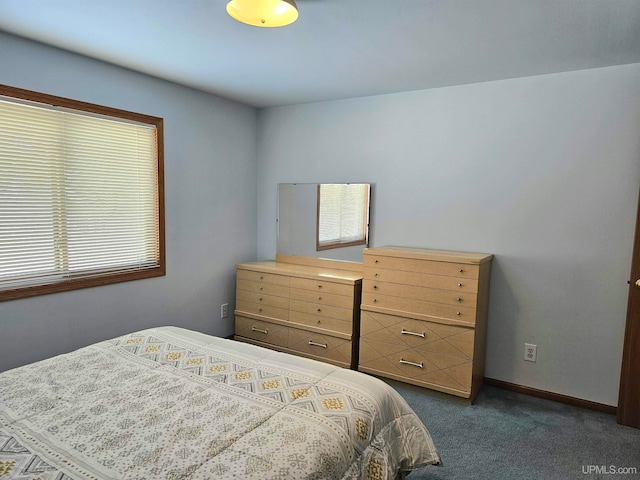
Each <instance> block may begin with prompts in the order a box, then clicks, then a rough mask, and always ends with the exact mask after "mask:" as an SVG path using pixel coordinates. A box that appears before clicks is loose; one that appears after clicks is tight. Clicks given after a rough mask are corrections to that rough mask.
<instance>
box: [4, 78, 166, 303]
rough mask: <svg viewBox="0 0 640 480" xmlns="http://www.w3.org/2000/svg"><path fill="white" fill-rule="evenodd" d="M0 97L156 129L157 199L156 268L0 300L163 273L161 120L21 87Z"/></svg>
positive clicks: (39, 287) (20, 290) (21, 290)
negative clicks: (136, 123) (141, 124)
mask: <svg viewBox="0 0 640 480" xmlns="http://www.w3.org/2000/svg"><path fill="white" fill-rule="evenodd" d="M0 96H4V97H9V98H14V99H19V100H26V101H29V102H36V103H41V104H45V105H50V106H54V107H62V108H66V109H70V110H76V111H79V112H86V113H92V114H97V115H102V116H106V117H113V118H117V119H123V120H129V121H133V122H139V123H143V124H148V125H155V127H156V146H157V175H158V178H157V188H158V191H157V198H158V205H157V207H158V266H155V267H152V268H147V269H144V270H138V271H126V272H118V271H115V272H107V273H103V274H97V275H93V276H90V277H85V278H82V277H78V278H69V279H61V280H56V281H54V282H51V283H46V284H36V285H29V286H24V287H22V286H21V287H16V288H14V289H8V290H2V291H0V301H5V300H15V299H19V298H26V297H33V296H37V295H45V294H49V293H56V292H64V291H70V290H76V289H81V288H88V287H96V286H99V285H109V284H113V283H120V282H128V281H131V280H140V279H143V278H152V277H159V276H163V275H165V274H166V257H165V204H164V133H163V119H162V118H160V117H154V116H150V115H144V114H140V113H135V112H130V111H127V110H121V109H117V108H112V107H106V106H102V105H97V104H93V103H88V102H82V101H79V100H72V99H68V98H64V97H58V96H55V95H48V94H45V93H39V92H34V91H31V90H25V89H21V88H16V87H11V86H7V85H1V84H0Z"/></svg>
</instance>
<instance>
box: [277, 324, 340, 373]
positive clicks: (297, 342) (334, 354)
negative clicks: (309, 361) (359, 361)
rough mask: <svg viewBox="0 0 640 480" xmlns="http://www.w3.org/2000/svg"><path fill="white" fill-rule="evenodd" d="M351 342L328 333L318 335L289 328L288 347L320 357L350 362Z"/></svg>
mask: <svg viewBox="0 0 640 480" xmlns="http://www.w3.org/2000/svg"><path fill="white" fill-rule="evenodd" d="M351 346H352V345H351V342H350V341H349V340H345V339H343V338H337V337H332V336H330V335H320V334H315V333H311V332H307V331H305V330H299V329H297V328H289V343H288V347H289V348H290V349H291V350H295V351H296V352H300V353H302V354H304V355H310V356H314V357H318V358H321V359H327V360H333V361H336V362H341V363H345V364H348V365H350V364H351Z"/></svg>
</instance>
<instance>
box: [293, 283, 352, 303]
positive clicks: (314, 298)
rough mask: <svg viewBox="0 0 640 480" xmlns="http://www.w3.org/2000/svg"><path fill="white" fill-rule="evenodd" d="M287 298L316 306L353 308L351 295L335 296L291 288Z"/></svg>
mask: <svg viewBox="0 0 640 480" xmlns="http://www.w3.org/2000/svg"><path fill="white" fill-rule="evenodd" d="M351 291H352V290H351ZM289 296H290V297H291V299H292V300H299V301H301V302H308V303H313V304H317V305H332V306H334V307H341V308H353V295H350V296H345V295H335V294H333V293H326V292H317V291H311V290H300V289H298V288H292V289H291V290H290V292H289Z"/></svg>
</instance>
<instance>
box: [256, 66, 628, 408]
mask: <svg viewBox="0 0 640 480" xmlns="http://www.w3.org/2000/svg"><path fill="white" fill-rule="evenodd" d="M258 152H259V154H258V257H259V258H261V259H267V258H273V257H274V255H275V250H276V243H275V242H276V234H275V218H276V185H277V184H278V183H282V182H327V183H329V182H371V183H373V184H374V185H373V191H372V215H371V245H373V246H376V245H385V244H392V245H405V246H415V247H429V248H442V249H454V250H466V251H478V252H488V253H494V254H495V260H494V263H493V270H492V278H491V293H490V307H489V327H488V341H487V363H486V376H488V377H492V378H496V379H500V380H504V381H507V382H513V383H516V384H520V385H526V386H530V387H533V388H538V389H542V390H548V391H552V392H557V393H561V394H565V395H570V396H574V397H578V398H583V399H587V400H591V401H594V402H600V403H604V404H608V405H616V404H617V397H618V382H619V376H620V365H621V355H622V342H623V332H624V324H625V314H626V296H627V291H628V290H627V288H628V287H627V283H626V282H627V280H628V275H629V271H630V258H631V250H632V242H633V229H634V223H635V213H636V204H637V199H638V187H639V185H640V161H639V160H640V64H635V65H628V66H622V67H612V68H603V69H594V70H587V71H577V72H570V73H564V74H556V75H545V76H537V77H527V78H519V79H514V80H505V81H499V82H489V83H482V84H473V85H465V86H458V87H450V88H441V89H432V90H424V91H416V92H407V93H399V94H393V95H382V96H376V97H367V98H356V99H350V100H342V101H334V102H323V103H316V104H307V105H298V106H288V107H278V108H268V109H264V110H260V111H259V112H258ZM525 342H529V343H535V344H537V345H538V361H537V363H529V362H524V361H523V355H524V343H525Z"/></svg>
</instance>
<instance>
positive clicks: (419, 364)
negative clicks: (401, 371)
mask: <svg viewBox="0 0 640 480" xmlns="http://www.w3.org/2000/svg"><path fill="white" fill-rule="evenodd" d="M400 363H402V364H403V365H413V366H414V367H420V368H424V365H422V362H420V363H415V362H409V361H407V360H404V359H402V358H401V359H400Z"/></svg>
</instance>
